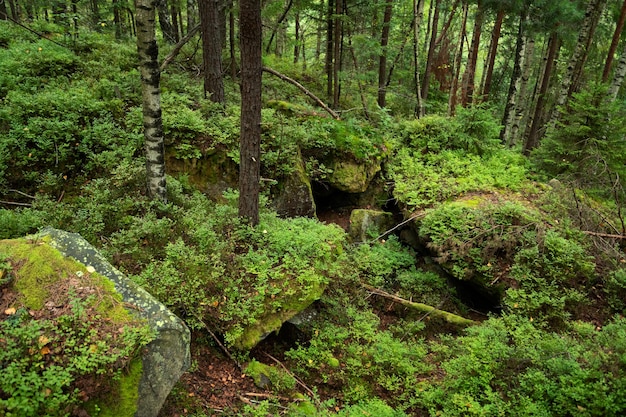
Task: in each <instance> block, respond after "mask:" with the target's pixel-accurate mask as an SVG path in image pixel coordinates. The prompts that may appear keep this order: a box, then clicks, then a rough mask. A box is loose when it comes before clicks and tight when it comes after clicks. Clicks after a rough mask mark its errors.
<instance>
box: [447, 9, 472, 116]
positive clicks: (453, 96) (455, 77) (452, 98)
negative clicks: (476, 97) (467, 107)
mask: <svg viewBox="0 0 626 417" xmlns="http://www.w3.org/2000/svg"><path fill="white" fill-rule="evenodd" d="M467 9H468V4H467V2H465V1H463V12H462V14H463V18H462V20H463V21H462V23H461V30H460V34H461V35H460V39H459V45H458V51H457V54H456V56H455V58H454V71H453V74H452V83H451V85H450V95H449V97H448V115H449V116H454V113H455V111H456V103H457V90H458V88H459V72H461V57H462V56H463V44H464V43H465V36H466V32H465V27H466V25H467Z"/></svg>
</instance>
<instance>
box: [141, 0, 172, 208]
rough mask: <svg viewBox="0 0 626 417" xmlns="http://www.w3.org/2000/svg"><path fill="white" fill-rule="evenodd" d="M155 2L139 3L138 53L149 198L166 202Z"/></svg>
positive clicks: (142, 1)
mask: <svg viewBox="0 0 626 417" xmlns="http://www.w3.org/2000/svg"><path fill="white" fill-rule="evenodd" d="M156 3H157V2H156V0H136V2H135V9H136V18H137V53H138V55H139V71H140V73H141V91H142V109H143V127H144V142H145V153H146V173H147V179H148V195H150V197H152V198H155V199H159V200H162V201H166V200H167V190H166V185H165V145H164V139H163V123H162V119H161V85H160V80H161V72H160V71H159V61H158V58H159V48H158V46H157V42H156V38H155V17H156V10H155V9H156Z"/></svg>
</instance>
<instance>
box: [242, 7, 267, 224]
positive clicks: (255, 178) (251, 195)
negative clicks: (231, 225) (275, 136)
mask: <svg viewBox="0 0 626 417" xmlns="http://www.w3.org/2000/svg"><path fill="white" fill-rule="evenodd" d="M261 39H262V27H261V2H260V0H240V2H239V42H240V51H241V103H242V106H241V133H240V138H239V216H240V217H242V218H245V219H247V221H248V222H249V223H250V224H251V225H253V226H255V225H257V224H258V223H259V191H260V176H261V80H262V74H263V73H262V71H263V65H262V62H261V52H262V49H261V48H262V45H261Z"/></svg>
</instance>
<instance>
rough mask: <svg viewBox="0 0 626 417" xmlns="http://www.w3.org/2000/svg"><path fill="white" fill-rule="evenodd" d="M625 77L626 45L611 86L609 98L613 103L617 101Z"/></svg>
mask: <svg viewBox="0 0 626 417" xmlns="http://www.w3.org/2000/svg"><path fill="white" fill-rule="evenodd" d="M624 76H626V45H625V46H624V50H623V51H622V56H621V58H620V60H619V63H618V64H617V68H615V74H614V75H613V82H611V86H610V87H609V91H608V96H609V99H610V100H611V101H615V99H617V93H619V89H620V87H621V86H622V83H623V82H624Z"/></svg>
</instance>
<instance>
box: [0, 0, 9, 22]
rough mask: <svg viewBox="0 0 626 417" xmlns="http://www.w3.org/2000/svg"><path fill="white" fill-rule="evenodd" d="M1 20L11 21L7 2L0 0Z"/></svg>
mask: <svg viewBox="0 0 626 417" xmlns="http://www.w3.org/2000/svg"><path fill="white" fill-rule="evenodd" d="M0 20H9V12H8V11H7V3H6V1H3V0H0Z"/></svg>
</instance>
